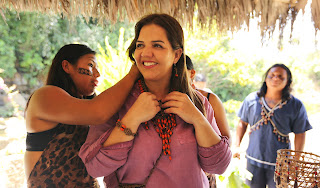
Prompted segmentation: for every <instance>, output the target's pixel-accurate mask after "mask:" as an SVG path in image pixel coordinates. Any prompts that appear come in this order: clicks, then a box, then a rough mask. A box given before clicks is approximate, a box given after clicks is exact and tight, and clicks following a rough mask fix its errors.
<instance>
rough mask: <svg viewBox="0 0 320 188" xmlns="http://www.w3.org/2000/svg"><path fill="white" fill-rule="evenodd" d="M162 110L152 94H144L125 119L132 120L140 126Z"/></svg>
mask: <svg viewBox="0 0 320 188" xmlns="http://www.w3.org/2000/svg"><path fill="white" fill-rule="evenodd" d="M160 109H161V108H160V104H159V102H158V100H157V97H156V96H155V95H154V94H152V93H150V92H143V93H141V94H140V95H139V97H138V99H137V100H136V102H135V103H134V104H133V105H132V107H131V108H130V109H129V111H128V112H127V114H126V115H125V117H124V119H130V120H131V121H133V122H134V124H137V125H140V123H143V122H146V121H149V120H150V119H152V118H153V117H154V116H155V115H156V114H157V113H158V112H159V111H160Z"/></svg>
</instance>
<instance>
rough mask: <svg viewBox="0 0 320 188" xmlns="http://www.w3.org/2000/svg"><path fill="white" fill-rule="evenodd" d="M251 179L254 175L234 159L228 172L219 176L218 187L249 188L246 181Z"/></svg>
mask: <svg viewBox="0 0 320 188" xmlns="http://www.w3.org/2000/svg"><path fill="white" fill-rule="evenodd" d="M251 178H252V174H251V173H250V172H249V171H248V170H247V169H246V168H245V166H244V165H243V164H240V160H238V159H232V160H231V163H230V164H229V166H228V168H227V170H226V172H224V173H223V175H219V176H218V181H217V185H218V187H225V188H249V186H248V185H247V184H246V183H245V180H246V179H249V180H250V179H251Z"/></svg>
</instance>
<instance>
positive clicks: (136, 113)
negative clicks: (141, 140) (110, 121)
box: [103, 92, 160, 147]
mask: <svg viewBox="0 0 320 188" xmlns="http://www.w3.org/2000/svg"><path fill="white" fill-rule="evenodd" d="M159 111H160V106H159V102H158V101H157V97H156V96H155V95H153V94H152V93H149V92H143V93H142V94H140V95H139V97H138V99H137V100H136V101H135V103H134V104H133V105H132V106H131V108H130V109H129V110H128V112H127V113H126V115H125V116H124V117H123V118H122V120H121V123H122V124H123V125H125V126H126V128H129V129H130V130H131V131H132V132H133V133H136V132H137V130H138V128H139V125H140V124H141V123H143V122H146V121H149V120H150V119H152V118H153V117H154V116H155V115H156V114H157V113H158V112H159ZM133 138H134V136H130V135H126V134H125V133H124V131H123V130H121V129H120V128H118V127H115V128H114V129H113V130H112V132H111V134H110V136H109V137H108V139H107V140H106V141H105V142H104V144H103V146H104V147H107V146H111V145H113V144H117V143H121V142H126V141H131V140H133Z"/></svg>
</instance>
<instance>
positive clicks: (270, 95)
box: [264, 90, 282, 101]
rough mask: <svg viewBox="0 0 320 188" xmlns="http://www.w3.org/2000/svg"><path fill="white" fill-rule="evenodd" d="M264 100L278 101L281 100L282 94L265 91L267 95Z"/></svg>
mask: <svg viewBox="0 0 320 188" xmlns="http://www.w3.org/2000/svg"><path fill="white" fill-rule="evenodd" d="M264 98H265V99H267V100H272V101H280V100H281V99H282V92H281V91H270V90H267V93H266V95H265V96H264Z"/></svg>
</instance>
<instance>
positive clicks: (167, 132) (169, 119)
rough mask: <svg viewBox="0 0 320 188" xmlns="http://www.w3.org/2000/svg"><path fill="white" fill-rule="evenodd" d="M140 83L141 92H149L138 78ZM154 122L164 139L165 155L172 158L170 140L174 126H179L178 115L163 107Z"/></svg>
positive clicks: (163, 149) (146, 125)
mask: <svg viewBox="0 0 320 188" xmlns="http://www.w3.org/2000/svg"><path fill="white" fill-rule="evenodd" d="M138 85H139V89H140V92H141V93H143V92H147V91H148V88H147V86H146V84H145V83H144V81H143V80H141V79H140V80H138ZM159 103H161V100H159ZM151 121H152V122H153V126H154V128H155V130H156V131H157V133H158V135H159V137H160V138H161V140H162V152H163V154H164V155H168V156H169V159H170V160H171V159H172V158H171V150H170V142H171V136H172V133H173V132H172V131H173V129H174V127H176V126H177V123H176V116H175V114H167V113H165V112H164V109H163V108H161V110H160V111H159V112H158V113H157V114H156V116H155V117H154V118H152V119H151ZM144 127H145V129H146V130H148V129H149V127H148V122H145V126H144Z"/></svg>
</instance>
